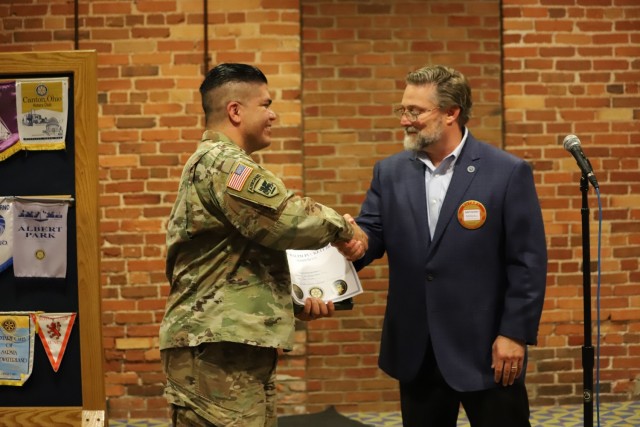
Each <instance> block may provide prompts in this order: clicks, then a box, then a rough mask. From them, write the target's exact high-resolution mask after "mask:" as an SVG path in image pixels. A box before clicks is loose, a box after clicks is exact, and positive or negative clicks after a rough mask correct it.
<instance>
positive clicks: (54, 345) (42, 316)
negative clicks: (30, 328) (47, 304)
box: [31, 313, 76, 372]
mask: <svg viewBox="0 0 640 427" xmlns="http://www.w3.org/2000/svg"><path fill="white" fill-rule="evenodd" d="M31 316H33V318H34V323H36V324H37V325H38V335H40V341H41V342H42V345H43V346H44V350H45V351H46V352H47V356H48V357H49V362H51V367H52V368H53V370H54V371H56V372H58V368H60V362H62V356H64V351H65V349H66V348H67V343H68V342H69V335H70V334H71V329H72V328H73V322H74V321H75V320H76V313H33V314H32V315H31Z"/></svg>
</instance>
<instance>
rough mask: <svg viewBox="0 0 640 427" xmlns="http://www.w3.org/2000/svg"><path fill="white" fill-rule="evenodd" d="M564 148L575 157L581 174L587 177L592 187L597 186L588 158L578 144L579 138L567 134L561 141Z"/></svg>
mask: <svg viewBox="0 0 640 427" xmlns="http://www.w3.org/2000/svg"><path fill="white" fill-rule="evenodd" d="M563 145H564V149H565V150H567V151H568V152H570V153H571V154H572V155H573V157H574V158H575V159H576V162H577V163H578V166H579V167H580V170H581V171H582V174H583V175H584V176H586V177H587V179H588V180H589V182H590V183H591V185H593V188H599V187H598V180H597V179H596V176H595V175H594V173H593V168H592V167H591V163H589V159H587V156H585V155H584V153H583V152H582V147H581V146H580V140H579V139H578V137H577V136H575V135H567V136H566V137H565V139H564V141H563Z"/></svg>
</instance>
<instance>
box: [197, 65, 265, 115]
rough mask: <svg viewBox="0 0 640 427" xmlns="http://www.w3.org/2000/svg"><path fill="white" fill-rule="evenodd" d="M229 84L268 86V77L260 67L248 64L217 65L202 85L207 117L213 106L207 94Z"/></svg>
mask: <svg viewBox="0 0 640 427" xmlns="http://www.w3.org/2000/svg"><path fill="white" fill-rule="evenodd" d="M228 83H257V84H263V83H264V84H267V83H268V82H267V77H266V76H265V75H264V73H263V72H262V71H260V69H259V68H258V67H255V66H253V65H248V64H236V63H223V64H219V65H216V66H215V67H213V68H212V69H211V70H209V72H208V73H207V75H206V77H205V78H204V81H203V82H202V84H201V85H200V96H201V97H202V108H203V110H204V112H205V115H207V116H208V115H209V113H210V112H211V111H210V108H211V105H210V103H209V102H206V100H207V96H206V95H207V93H209V92H210V91H212V90H214V89H217V88H219V87H221V86H223V85H225V84H228Z"/></svg>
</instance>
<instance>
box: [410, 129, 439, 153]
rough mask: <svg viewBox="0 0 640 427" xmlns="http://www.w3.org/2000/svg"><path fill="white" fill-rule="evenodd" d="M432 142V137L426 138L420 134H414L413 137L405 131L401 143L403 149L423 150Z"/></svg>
mask: <svg viewBox="0 0 640 427" xmlns="http://www.w3.org/2000/svg"><path fill="white" fill-rule="evenodd" d="M434 142H435V140H434V139H427V138H425V137H424V136H423V135H420V134H416V136H415V139H413V137H412V135H408V134H406V133H405V135H404V141H403V144H404V149H405V150H407V151H423V150H424V149H425V148H427V147H428V146H430V145H432V144H433V143H434Z"/></svg>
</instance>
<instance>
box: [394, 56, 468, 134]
mask: <svg viewBox="0 0 640 427" xmlns="http://www.w3.org/2000/svg"><path fill="white" fill-rule="evenodd" d="M405 81H406V83H407V84H409V85H414V86H423V85H428V84H433V85H435V87H436V92H437V96H438V101H437V102H438V107H439V108H443V109H446V108H450V107H460V115H459V118H458V121H459V123H460V126H464V125H466V124H467V122H468V121H469V117H470V115H471V106H472V105H473V101H472V100H471V87H470V86H469V82H468V81H467V78H466V77H465V76H464V75H463V74H462V73H461V72H459V71H456V70H454V69H453V68H450V67H445V66H443V65H435V66H427V67H422V68H419V69H417V70H415V71H412V72H410V73H409V74H407V77H406V79H405Z"/></svg>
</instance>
